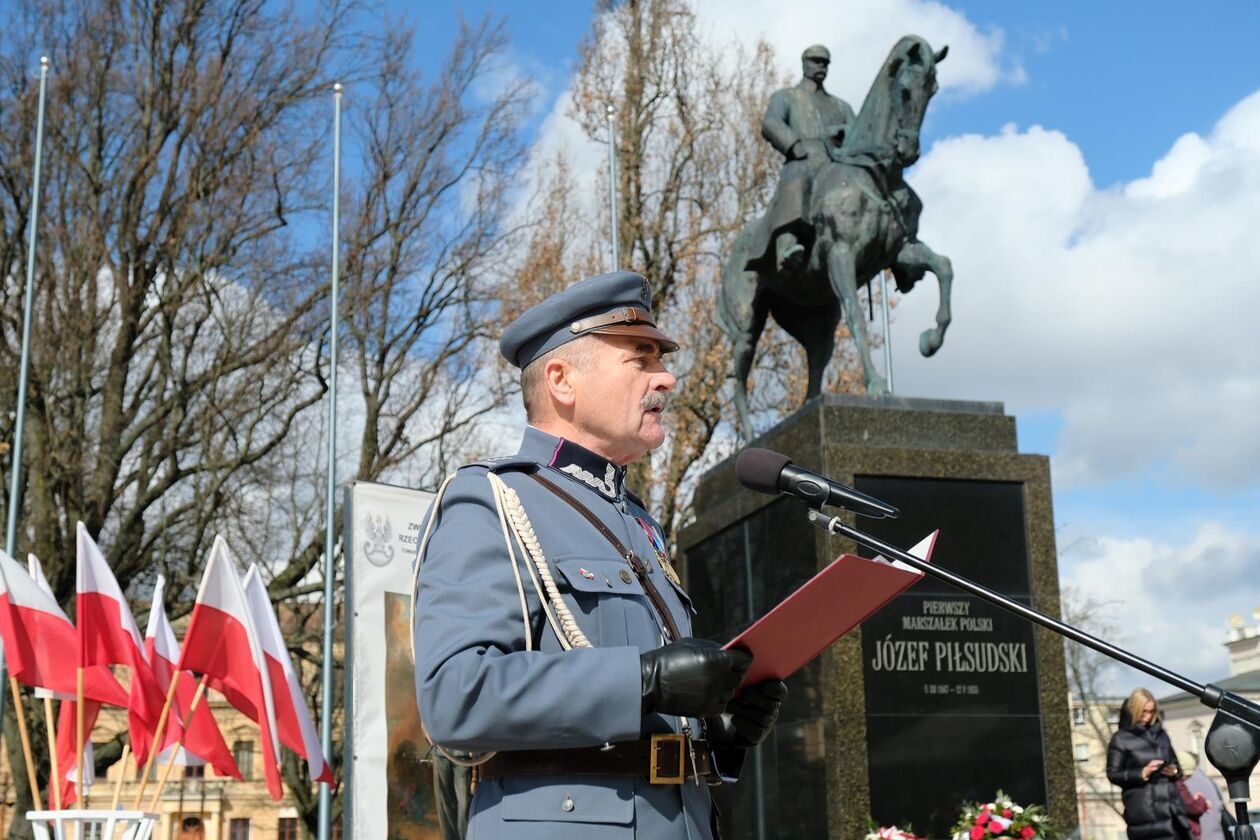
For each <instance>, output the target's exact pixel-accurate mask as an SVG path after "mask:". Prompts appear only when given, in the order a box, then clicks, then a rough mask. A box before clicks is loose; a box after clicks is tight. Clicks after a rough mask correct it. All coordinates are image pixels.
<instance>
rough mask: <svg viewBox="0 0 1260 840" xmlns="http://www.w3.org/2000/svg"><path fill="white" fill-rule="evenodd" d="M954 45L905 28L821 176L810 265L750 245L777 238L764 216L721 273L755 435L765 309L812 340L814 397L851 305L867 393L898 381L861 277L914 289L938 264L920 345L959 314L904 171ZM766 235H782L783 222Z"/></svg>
mask: <svg viewBox="0 0 1260 840" xmlns="http://www.w3.org/2000/svg"><path fill="white" fill-rule="evenodd" d="M948 49H949V48H948V47H944V48H942V49H941V50H940V52H938V53H933V52H932V48H931V47H930V46H928V43H927V41H925V40H923V39H922V38H918V37H915V36H910V35H907V36H906V37H904V38H902V39H901V40H900V41H898V42H897V44H896V46H894V47H893V49H892V51H891V52H890V53H889V54H888V58H887V60H886V61H885V62H884V65H883V67H882V68H881V70H880V71H879V75H877V76H876V77H875V81H874V83H872V85H871V89H870V91H869V92H868V93H867V95H866V100H865V102H863V104H862V110H861V112H860V113H859V114H858V117H857V119H856V120H854V122H853V124H852V125H851V127H850V129H849V131H848V132H847V133H846V135H845V138H844V142H843V144H842V146H841V148H840V152H839V154H838V155H837V158H838V159H837V160H835V161H833V162H829V163H827V164H825V165H824V166H823V168H822V169H821V170H820V171H819V172H818V174H817V175H816V176H815V177H814V181H813V184H812V186H811V191H810V199H809V215H808V221H809V223H810V225H811V226H812V228H813V230H812V239H813V241H812V243H811V244H810V245H809V248H810V251H809V257H808V260H807V262H806V263H805V266H804V267H803V268H802V269H800V270H799V271H795V272H793V271H782V272H780V271H777V270H776V269H775V267H774V256H773V253H774V248H773V246H772V247H771V248H770V253H769V256H768V257H767V256H763V255H761V254H751V253H749V251H750V250H751V246H750V243H751V242H752V241H753V240H754V239H759V240H760V241H766V239H767V236H766V232H765V231H758V228H757V226H758V225H759V224H762V223H763V219H756V220H754V221H752V222H751V223H749V224H748V225H746V226H745V227H744V229H743V230H742V231H741V232H740V234H739V236H738V238H737V239H736V241H735V248H734V252H733V253H732V254H731V258H730V260H729V261H728V262H727V263H726V266H725V269H724V270H723V273H722V294H721V297H720V299H719V301H718V306H717V314H718V323H719V324H720V325H721V327H722V330H723V331H724V332H725V333H726V334H727V336H728V337H730V339H731V341H732V343H733V344H734V345H735V347H734V361H735V371H734V373H735V405H736V408H737V409H738V411H739V419H740V425H741V430H742V434H743V437H744V438H745V439H751V438H752V437H753V428H752V421H751V416H750V414H749V410H748V392H747V380H748V374H749V371H750V370H751V369H752V362H753V355H754V353H755V352H756V349H757V340H758V339H759V338H760V337H761V332H762V330H763V329H764V328H765V324H766V316H767V315H773V316H774V320H775V321H777V322H778V323H779V325H780V326H782V327H783V329H784V330H786V331H787V333H788V334H789V335H791V336H792V337H793V338H795V339H796V340H797V341H799V342H800V343H801V344H802V345H804V347H805V354H806V357H807V358H808V361H809V385H808V388H807V390H806V393H805V399H806V400H808V399H811V398H812V397H815V396H817V395H818V394H819V393H820V392H821V390H822V377H823V372H824V371H825V369H826V367H827V363H828V362H829V361H831V355H832V352H833V351H834V349H835V335H836V327H837V325H838V324H839V323H840V317H841V315H842V314H843V315H844V317H845V318H846V319H847V322H848V326H849V332H850V333H851V334H852V335H853V340H854V342H855V343H856V345H857V349H858V352H859V354H860V355H861V359H862V367H863V371H864V373H865V376H866V390H867V393H869V394H876V395H880V394H887V393H888V382H887V380H886V379H885V378H884V376H883V375H882V374H881V373H880V372H879V371H878V370H876V369H875V365H874V363H873V362H872V360H871V352H870V347H869V346H868V343H867V337H866V321H865V318H864V313H863V312H862V307H861V306H860V305H859V303H858V288H859V287H861V286H863V285H865V284H867V283H869V282H870V280H871V278H872V277H874V276H875V275H876V274H877V273H879V272H880V271H882V270H883V269H885V268H891V269H892V273H893V277H894V278H895V279H896V282H897V288H898V290H900V291H901V292H908V291H909V290H910V289H912V288H913V287H914V284H915V283H917V282H918V281H919V280H921V279H923V275H924V273H925V272H926V271H931V272H932V273H933V274H935V275H936V278H937V281H938V283H939V284H940V306H939V308H938V309H937V312H936V326H935V327H934V328H932V329H929V330H925V331H924V332H923V333H922V334H921V335H920V336H919V350H920V352H922V353H923V355H924V356H931V355H932V354H933V353H935V352H936V351H937V350H938V349H940V346H941V341H942V340H943V339H944V337H945V330H946V328H947V327H948V326H949V322H950V311H949V297H950V285H951V284H952V282H953V278H954V272H953V268H952V267H951V265H950V262H949V259H948V258H947V257H943V256H941V255H940V254H937V253H936V252H935V251H933V250H932V249H931V248H929V247H928V246H927V245H925V244H923V243H922V242H920V241H918V238H917V234H918V230H919V213H920V212H921V211H922V209H923V203H922V202H921V201H920V200H919V197H918V196H917V195H915V192H914V190H912V189H910V186H909V185H908V184H906V182H905V181H904V180H902V177H901V176H902V170H903V169H905V167H907V166H910V165H911V164H913V163H914V162H915V161H916V160H918V158H919V129H920V128H921V126H922V124H923V114H924V112H925V111H926V110H927V104H928V101H929V100H930V99H931V98H932V95H933V94H935V93H936V91H937V84H936V65H937V63H939V62H940V61H942V60H943V59H944V58H945V54H946V52H947V51H948ZM758 234H760V235H758ZM768 239H769V240H770V241H771V242H773V239H774V236H773V232H770V235H769V237H768Z"/></svg>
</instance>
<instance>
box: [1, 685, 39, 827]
mask: <svg viewBox="0 0 1260 840" xmlns="http://www.w3.org/2000/svg"><path fill="white" fill-rule="evenodd" d="M9 688H10V689H12V690H13V716H14V717H15V718H17V725H18V735H19V736H20V737H21V738H22V757H23V758H24V759H26V778H27V780H28V781H29V782H30V783H31V796H32V797H33V798H34V800H35V810H36V811H42V810H44V806H43V804H42V803H41V800H40V798H39V780H38V779H36V778H35V760H34V759H33V758H31V735H30V733H29V732H27V731H26V714H25V713H24V711H23V709H22V690H21V689H20V688H18V681H17V677H9Z"/></svg>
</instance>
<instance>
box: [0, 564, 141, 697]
mask: <svg viewBox="0 0 1260 840" xmlns="http://www.w3.org/2000/svg"><path fill="white" fill-rule="evenodd" d="M0 636H3V638H4V645H5V654H6V656H7V658H8V666H9V673H10V674H11V675H12V676H14V677H16V678H17V681H18V682H20V683H22V684H23V685H29V686H32V687H34V688H42V689H47V690H48V691H52V692H56V693H57V694H58V695H60V696H63V697H71V698H73V697H75V696H76V695H75V692H76V690H77V682H78V675H77V666H78V663H77V662H76V661H75V656H74V651H75V650H77V649H78V640H77V638H76V636H75V631H74V625H73V624H71V623H70V619H69V618H68V617H66V614H65V613H64V612H62V610H61V607H60V605H58V603H57V600H56V599H55V598H54V597H53V596H52V594H51V593H49V592H46V591H44V590H43V589H41V588H40V586H39V584H38V583H36V582H35V580H34V579H32V578H31V576H30V575H29V574H27V573H26V570H25V569H23V568H22V566H21V565H20V564H19V563H18V562H17V561H16V560H14V559H13V558H12V557H10V556H9V555H7V554H5V553H4V552H3V551H0ZM83 693H84V696H85V697H88V698H91V699H94V700H98V701H100V702H104V703H109V704H111V705H114V706H126V705H127V692H126V691H124V690H123V687H122V686H121V685H119V684H118V680H116V679H114V675H113V674H111V673H110V672H109V669H108V668H91V669H88V670H86V671H85V672H84V679H83Z"/></svg>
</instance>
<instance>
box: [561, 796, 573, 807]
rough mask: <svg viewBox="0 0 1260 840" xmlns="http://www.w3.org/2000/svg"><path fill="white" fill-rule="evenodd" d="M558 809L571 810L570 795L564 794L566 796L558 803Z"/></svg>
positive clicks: (571, 801)
mask: <svg viewBox="0 0 1260 840" xmlns="http://www.w3.org/2000/svg"><path fill="white" fill-rule="evenodd" d="M560 810H561V811H572V810H573V800H572V799H571V798H570V797H568V796H566V797H565V798H564V801H563V802H561V803H560Z"/></svg>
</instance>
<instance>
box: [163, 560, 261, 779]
mask: <svg viewBox="0 0 1260 840" xmlns="http://www.w3.org/2000/svg"><path fill="white" fill-rule="evenodd" d="M165 592H166V579H165V578H164V577H162V576H161V575H158V578H157V585H156V586H154V587H153V607H152V608H151V609H150V610H149V626H148V628H147V629H146V630H145V633H144V652H145V656H146V657H147V658H148V660H149V667H150V668H152V669H153V677H154V679H155V680H157V684H158V687H159V688H160V689H162V693H163V694H165V693H166V691H167V690H168V689H169V688H170V685H171V676H172V675H173V674H174V673H175V666H176V664H177V663H178V662H179V642H178V641H177V640H176V638H175V630H174V628H172V627H171V622H170V620H169V619H168V618H167V617H166V606H165V605H164V604H163V595H164V594H165ZM196 682H197V678H196V677H195V676H193V675H191V674H184V676H183V677H181V678H180V681H179V684H178V685H177V686H176V687H175V700H174V702H173V703H172V704H171V711H170V716H169V718H168V722H167V727H168V731H170V728H171V726H172V723H173V724H174V728H173V731H174V732H176V733H177V734H178V732H179V727H180V724H181V722H183V721H186V720H187V718H188V709H189V707H191V706H192V700H193V695H195V694H196V693H197V689H196ZM183 729H184V745H183V747H181V748H180V749H179V752H178V753H176V755H175V763H176V764H179V765H193V766H196V765H201V764H206V763H207V762H208V763H209V764H210V765H211V766H212V767H214V770H215V772H216V773H218V774H219V775H220V776H231V777H233V778H236V779H239V778H241V772H240V770H238V769H237V767H236V762H235V761H234V760H233V759H232V753H231V752H230V751H229V750H228V747H227V744H226V743H224V741H223V733H221V732H220V731H219V725H218V724H217V723H216V722H215V720H214V715H213V714H212V713H211V711H210V704H209V701H208V699H207V698H202V701H201V702H200V703H198V704H197V709H196V710H195V711H194V712H193V715H192V719H191V720H187V725H186V726H184V727H183ZM175 740H176V738H171V737H164V738H163V739H162V742H163V744H166V745H169V744H172V743H173V742H174V741H175ZM170 753H171V749H170V747H169V746H168V748H167V749H166V750H165V751H164V752H163V753H162V755H161V761H162V762H163V763H165V762H168V761H170V757H171V756H170Z"/></svg>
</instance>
